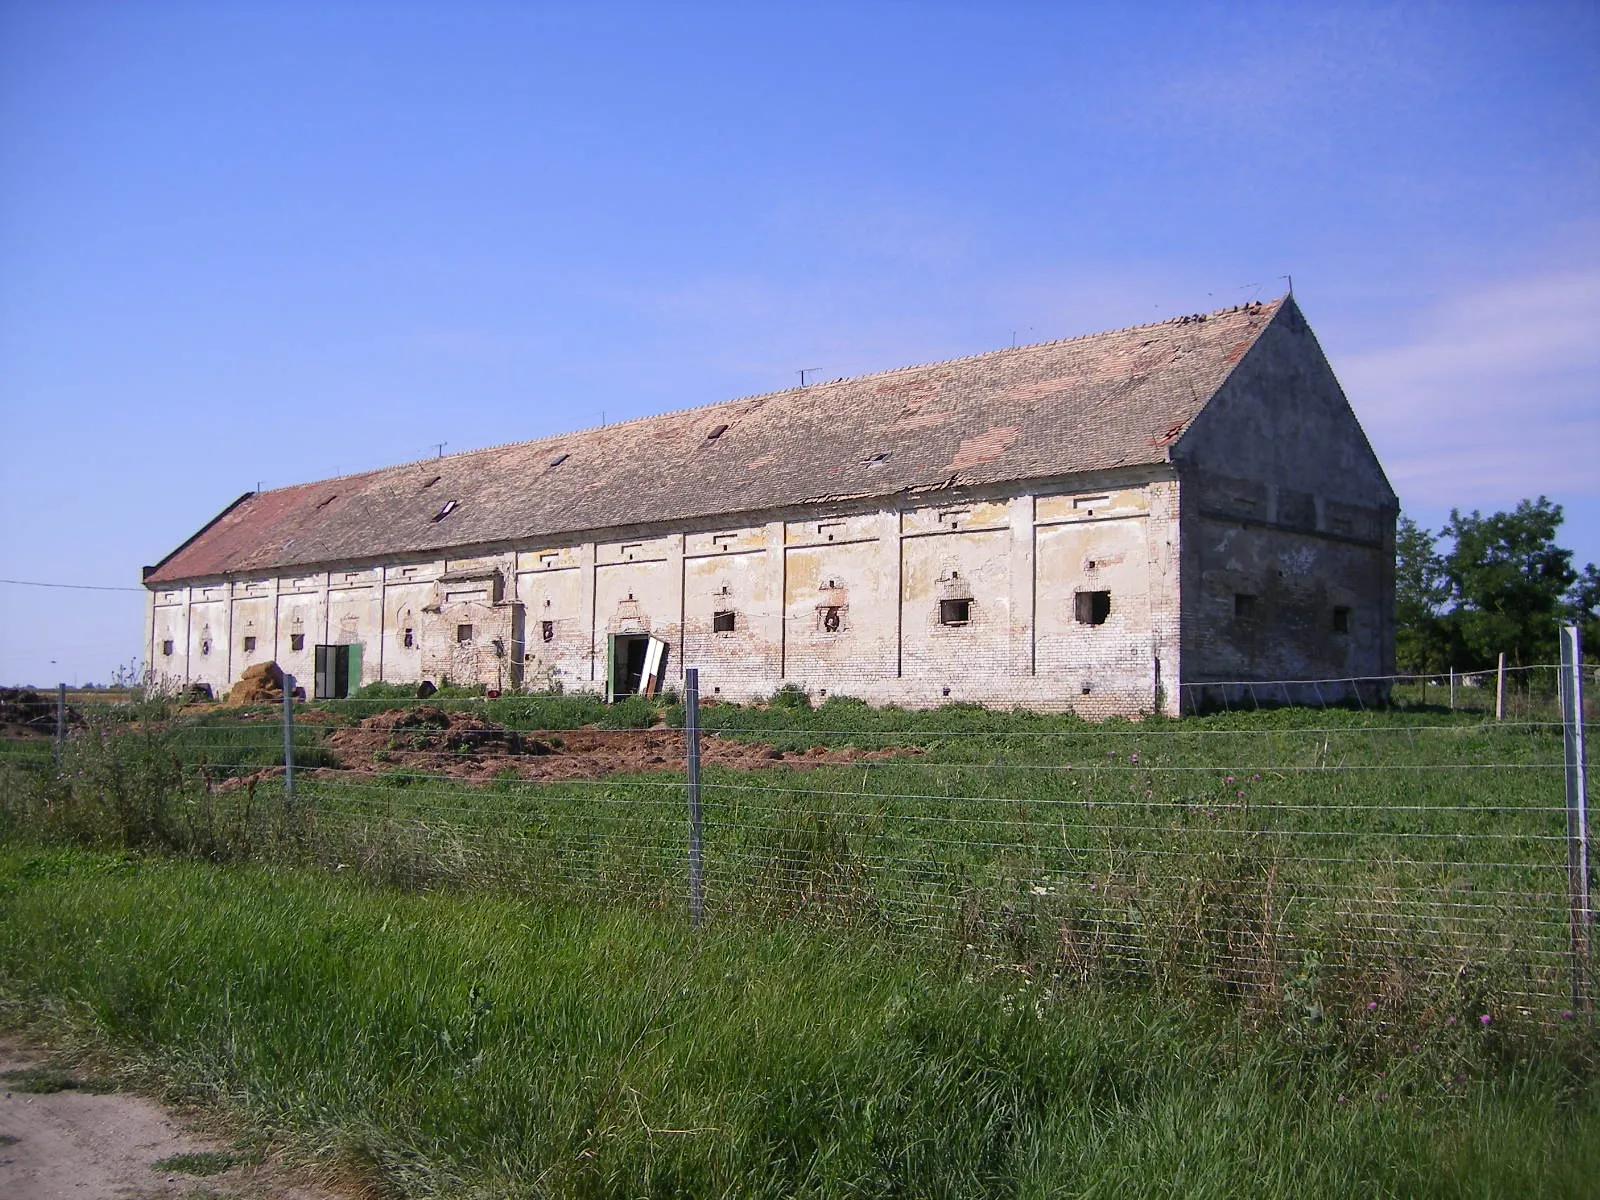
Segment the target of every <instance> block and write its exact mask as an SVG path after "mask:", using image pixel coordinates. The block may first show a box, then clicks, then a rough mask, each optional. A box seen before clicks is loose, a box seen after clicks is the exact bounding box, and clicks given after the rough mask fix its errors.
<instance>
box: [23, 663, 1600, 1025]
mask: <svg viewBox="0 0 1600 1200" xmlns="http://www.w3.org/2000/svg"><path fill="white" fill-rule="evenodd" d="M1391 682H1392V683H1393V682H1395V681H1391ZM1400 682H1402V683H1404V682H1405V681H1400ZM1405 685H1406V686H1409V683H1405ZM1390 690H1391V695H1392V693H1393V691H1394V690H1396V689H1395V688H1393V687H1391V689H1390ZM1463 690H1465V689H1463ZM563 703H564V702H563V701H562V700H561V698H559V697H557V698H546V699H544V700H541V701H540V702H539V703H538V704H537V705H533V706H532V707H531V708H530V707H528V706H524V707H523V708H521V709H519V708H518V707H517V706H516V704H515V702H514V698H513V700H511V701H508V702H505V703H502V702H499V701H488V702H484V701H474V700H470V699H457V700H448V701H440V700H434V701H426V702H425V701H417V700H404V699H397V698H394V697H387V698H383V699H379V700H368V701H362V700H359V699H358V700H354V701H340V702H335V703H332V704H327V705H299V706H296V710H295V720H294V727H293V730H292V739H293V744H294V747H295V763H296V772H295V787H294V793H293V795H292V796H290V795H287V794H286V792H285V788H284V781H283V761H282V747H283V742H284V725H283V721H282V716H281V710H278V709H271V708H258V709H225V708H220V707H217V708H212V707H202V708H201V709H199V710H182V709H179V710H174V711H172V712H169V713H167V714H165V715H162V716H158V717H152V716H150V715H148V714H146V715H141V716H137V717H131V718H130V714H131V713H132V712H133V710H128V711H126V712H121V713H119V712H118V711H116V710H111V709H103V710H99V711H85V714H84V719H83V720H81V721H79V722H78V723H77V724H75V725H74V726H73V729H72V732H71V734H70V736H69V737H68V738H67V740H66V744H65V745H63V746H61V747H59V748H57V749H55V750H54V751H49V750H48V743H45V749H41V747H40V745H39V744H37V741H35V742H29V741H27V740H25V739H10V740H7V741H6V742H4V743H3V744H0V761H7V762H9V763H11V764H12V765H13V766H26V767H27V768H28V769H29V770H31V771H32V773H33V774H34V776H35V777H38V778H48V779H50V780H52V781H53V784H52V786H54V787H56V788H57V789H58V790H57V792H56V793H53V794H55V795H56V796H57V801H55V802H56V803H59V802H60V801H59V796H60V795H61V794H62V793H61V791H60V789H63V788H65V789H68V790H70V789H71V788H72V787H73V786H74V783H73V780H74V779H78V780H83V779H85V778H86V777H87V779H88V782H87V783H85V784H82V785H81V786H85V787H90V788H94V787H99V788H102V790H103V789H105V788H107V787H113V788H114V786H115V784H114V783H111V782H107V781H106V780H104V779H99V777H97V776H96V774H95V772H96V771H101V772H102V773H103V772H104V764H103V759H104V755H105V753H106V751H105V748H106V747H107V746H109V745H111V744H113V743H118V742H119V739H121V742H125V743H128V744H131V745H134V746H137V745H139V744H141V742H142V743H143V744H146V745H148V746H150V747H158V749H156V750H152V755H153V756H154V757H156V758H159V757H160V756H161V755H166V756H168V757H170V758H171V759H172V762H173V764H175V767H176V771H175V774H174V776H173V778H174V780H175V786H176V787H177V788H178V791H179V792H180V794H181V796H182V806H181V811H179V812H178V813H177V815H176V816H175V817H174V818H173V819H175V820H179V821H180V822H182V821H187V822H188V828H190V829H191V830H198V831H201V832H203V833H204V834H205V836H206V837H207V838H210V839H211V841H212V843H214V844H215V845H217V846H221V847H224V848H226V847H228V846H236V847H242V848H243V850H244V852H248V853H252V854H271V855H279V856H286V857H290V858H293V859H295V860H298V861H309V862H314V863H318V864H321V865H324V866H326V867H328V868H330V869H333V870H353V871H359V872H363V873H367V874H371V875H375V876H378V877H381V878H385V879H390V880H393V881H396V882H400V883H403V884H406V885H409V886H451V887H462V888H493V889H497V890H505V891H511V892H517V893H524V894H531V895H540V896H552V897H561V898H565V899H570V900H576V901H579V902H583V903H592V904H600V905H627V906H631V907H636V908H648V909H656V910H661V911H663V912H684V911H686V908H687V905H688V886H689V885H688V879H687V860H688V846H689V836H690V835H689V830H688V824H687V811H688V790H689V785H688V782H687V779H686V775H685V769H684V768H685V763H684V730H683V724H682V721H683V710H682V708H681V706H678V705H676V704H674V703H670V702H668V701H666V700H663V701H660V702H656V703H654V704H653V705H652V706H650V707H648V710H647V715H648V718H649V720H650V721H651V724H649V725H648V726H646V727H641V728H610V729H607V728H597V727H596V722H594V721H591V720H586V719H585V718H588V717H592V716H594V715H595V710H594V709H593V708H586V707H584V704H586V703H588V702H587V701H584V702H582V703H580V702H579V701H577V700H575V699H574V700H572V701H571V703H570V706H569V710H568V716H569V717H570V720H569V721H568V723H567V724H568V727H565V728H560V727H555V723H554V722H552V721H551V716H552V714H557V715H559V714H560V713H561V712H562V711H563V709H562V704H563ZM644 713H646V710H645V709H641V708H638V707H636V708H635V710H634V711H633V713H632V716H631V717H630V718H629V719H641V720H642V717H641V714H644ZM699 715H700V719H701V724H702V726H703V729H704V736H703V740H702V769H701V779H700V798H701V803H702V811H703V830H702V835H703V863H704V867H703V870H704V877H703V886H704V912H705V917H706V919H707V920H708V921H712V922H723V923H728V922H754V923H757V924H759V925H761V926H763V927H770V926H772V925H775V924H777V923H780V922H799V923H803V924H805V925H807V926H810V927H823V928H834V929H838V930H841V931H850V932H852V933H859V934H862V935H867V936H871V937H874V938H879V939H882V940H884V941H885V942H887V943H890V944H894V945H902V946H905V947H907V948H916V949H918V950H922V951H931V952H933V953H936V954H940V955H945V956H949V957H952V958H956V959H963V958H971V959H972V960H974V961H976V962H982V963H988V964H997V963H998V964H1006V965H1008V966H1010V967H1014V968H1015V969H1019V970H1023V971H1026V972H1029V973H1038V974H1042V975H1049V976H1054V977H1057V978H1061V979H1068V980H1073V979H1076V980H1084V981H1092V980H1107V981H1128V982H1135V983H1141V984H1146V985H1150V986H1155V987H1158V988H1167V989H1176V990H1184V991H1195V990H1206V991H1213V992H1216V993H1219V994H1222V995H1226V996H1233V997H1237V998H1240V999H1241V1000H1244V1001H1246V1002H1247V1003H1250V1004H1252V1005H1257V1006H1261V1007H1264V1008H1271V1009H1277V1010H1285V1009H1288V1010H1296V1011H1299V1010H1304V1011H1308V1012H1309V1011H1325V1010H1338V1009H1359V1008H1361V1007H1363V1006H1366V1005H1371V1004H1381V1005H1384V1006H1385V1007H1387V1008H1397V1007H1405V1008H1412V1009H1425V1008H1429V1007H1437V1006H1440V1005H1451V1004H1463V1003H1468V1002H1471V1003H1474V1004H1478V1003H1483V1004H1487V1003H1491V1002H1493V1003H1496V1004H1499V1005H1501V1006H1502V1007H1505V1006H1509V1007H1512V1008H1515V1009H1519V1010H1521V1011H1522V1012H1524V1013H1525V1014H1527V1015H1529V1016H1531V1017H1533V1018H1535V1019H1539V1020H1550V1019H1553V1018H1554V1017H1555V1016H1557V1015H1559V1013H1560V1012H1561V1011H1562V1010H1563V1009H1565V1008H1567V1007H1568V1006H1569V1005H1570V1004H1571V997H1572V995H1573V992H1574V987H1575V986H1577V987H1578V988H1579V991H1580V992H1581V994H1582V995H1585V996H1592V995H1593V988H1594V982H1595V981H1594V977H1593V963H1592V960H1590V959H1587V958H1585V957H1582V956H1580V955H1577V954H1575V952H1574V930H1573V928H1572V926H1571V922H1570V920H1569V916H1570V903H1569V901H1570V895H1569V882H1570V880H1569V874H1568V853H1567V848H1568V843H1569V837H1568V829H1567V816H1566V812H1567V808H1566V803H1565V798H1564V764H1563V754H1562V725H1561V722H1560V720H1559V717H1558V716H1557V715H1556V714H1553V713H1551V712H1549V711H1547V710H1544V709H1539V708H1538V707H1537V706H1534V705H1531V704H1530V705H1529V706H1528V707H1527V708H1525V709H1524V710H1523V712H1522V714H1521V716H1519V717H1518V718H1517V719H1507V720H1502V721H1496V720H1492V719H1487V718H1486V717H1485V715H1484V713H1483V712H1482V711H1476V710H1470V709H1466V708H1465V707H1464V706H1463V707H1462V708H1458V709H1457V710H1456V711H1455V712H1454V713H1452V712H1451V711H1450V710H1449V709H1448V708H1441V706H1438V705H1430V706H1428V707H1426V708H1424V707H1420V706H1412V707H1409V708H1408V707H1406V706H1405V705H1404V703H1402V704H1400V705H1399V706H1398V707H1396V706H1395V705H1394V704H1393V702H1391V703H1390V705H1389V706H1388V707H1387V708H1385V709H1384V710H1382V711H1378V710H1375V709H1363V708H1362V707H1360V706H1357V707H1355V708H1354V709H1350V708H1345V709H1335V708H1329V709H1327V710H1323V711H1318V710H1307V709H1303V708H1284V709H1281V710H1276V711H1275V710H1273V709H1271V708H1270V706H1267V707H1262V708H1260V709H1251V710H1250V711H1249V712H1247V713H1240V712H1237V711H1230V712H1223V713H1218V714H1214V715H1213V716H1210V717H1203V718H1189V719H1185V720H1181V721H1167V720H1155V721H1146V722H1128V721H1122V722H1108V723H1104V724H1100V725H1092V724H1086V723H1084V722H1081V721H1077V720H1076V719H1074V718H1071V717H1064V716H1041V715H1038V714H1032V713H1011V714H1007V713H996V712H993V711H990V710H980V709H943V710H931V711H928V712H924V713H919V714H908V713H904V712H899V711H897V710H878V709H869V708H866V707H865V706H861V705H856V704H853V703H850V702H844V701H840V702H837V703H831V704H823V705H821V706H819V707H815V708H813V707H811V706H810V705H809V704H806V703H803V702H800V701H798V700H797V699H795V698H793V697H789V698H787V699H784V698H782V697H780V698H778V701H776V702H774V703H772V704H769V705H765V706H735V705H708V706H706V707H705V708H703V709H702V710H700V714H699ZM533 717H537V718H538V723H530V721H531V720H532V718H533ZM97 747H98V748H99V750H100V752H101V754H102V760H101V766H99V767H97V766H96V765H95V764H96V761H97V760H95V759H94V757H93V752H94V750H95V748H97ZM123 753H124V757H127V755H128V753H130V752H128V751H126V750H125V751H124V752H123ZM124 765H126V764H124ZM163 769H164V768H163ZM74 772H77V775H76V776H74V774H73V773H74ZM97 780H98V781H97ZM8 803H9V804H10V805H11V807H12V809H13V811H14V813H15V812H16V811H18V806H17V804H15V803H11V802H10V801H8ZM35 815H37V814H35Z"/></svg>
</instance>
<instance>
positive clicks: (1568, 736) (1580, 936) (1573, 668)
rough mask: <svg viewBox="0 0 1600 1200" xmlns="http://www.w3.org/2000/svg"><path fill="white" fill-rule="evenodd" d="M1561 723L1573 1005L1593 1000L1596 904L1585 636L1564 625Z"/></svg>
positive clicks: (1562, 628) (1576, 629) (1562, 635)
mask: <svg viewBox="0 0 1600 1200" xmlns="http://www.w3.org/2000/svg"><path fill="white" fill-rule="evenodd" d="M1561 723H1562V726H1563V730H1564V733H1565V736H1564V737H1563V739H1562V741H1563V743H1564V749H1565V762H1566V776H1567V898H1568V905H1569V910H1570V920H1571V925H1572V1005H1573V1007H1574V1008H1575V1009H1576V1008H1582V1007H1583V1006H1584V1005H1586V1003H1587V1002H1588V999H1589V997H1588V990H1589V989H1588V982H1589V980H1588V974H1589V951H1590V946H1591V938H1590V933H1591V923H1592V922H1593V920H1594V907H1593V905H1592V904H1591V903H1590V898H1589V805H1588V797H1587V795H1586V791H1585V786H1586V782H1587V781H1586V780H1585V778H1584V766H1585V764H1584V745H1583V639H1582V637H1581V636H1580V635H1579V632H1578V627H1577V626H1576V625H1563V626H1562V627H1561Z"/></svg>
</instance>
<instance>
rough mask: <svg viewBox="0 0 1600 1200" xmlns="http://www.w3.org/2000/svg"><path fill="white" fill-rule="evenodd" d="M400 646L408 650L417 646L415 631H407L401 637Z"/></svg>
mask: <svg viewBox="0 0 1600 1200" xmlns="http://www.w3.org/2000/svg"><path fill="white" fill-rule="evenodd" d="M400 644H401V645H402V646H404V647H405V648H406V649H407V650H410V649H413V648H414V647H415V646H416V644H417V634H416V630H414V629H409V628H408V629H407V630H406V631H405V633H404V634H402V635H401V637H400Z"/></svg>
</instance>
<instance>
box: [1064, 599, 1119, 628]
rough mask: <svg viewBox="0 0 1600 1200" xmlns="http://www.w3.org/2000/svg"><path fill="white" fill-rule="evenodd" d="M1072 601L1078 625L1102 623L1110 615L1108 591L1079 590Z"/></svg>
mask: <svg viewBox="0 0 1600 1200" xmlns="http://www.w3.org/2000/svg"><path fill="white" fill-rule="evenodd" d="M1073 601H1074V605H1073V606H1074V608H1075V609H1076V610H1077V611H1076V614H1075V615H1076V616H1077V618H1078V624H1079V625H1104V624H1105V623H1106V618H1107V617H1109V616H1110V615H1111V593H1110V592H1079V593H1078V594H1077V595H1076V596H1075V597H1073Z"/></svg>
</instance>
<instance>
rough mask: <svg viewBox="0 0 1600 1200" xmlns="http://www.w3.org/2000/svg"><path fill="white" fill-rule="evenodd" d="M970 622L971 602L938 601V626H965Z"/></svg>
mask: <svg viewBox="0 0 1600 1200" xmlns="http://www.w3.org/2000/svg"><path fill="white" fill-rule="evenodd" d="M971 620H972V601H971V600H941V601H939V624H941V625H965V624H967V623H968V622H970V621H971Z"/></svg>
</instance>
